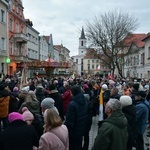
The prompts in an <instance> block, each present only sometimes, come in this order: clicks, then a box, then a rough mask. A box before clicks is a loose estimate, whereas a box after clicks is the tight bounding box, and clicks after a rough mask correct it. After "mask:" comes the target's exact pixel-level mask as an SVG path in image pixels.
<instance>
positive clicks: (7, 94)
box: [0, 90, 10, 97]
mask: <svg viewBox="0 0 150 150" xmlns="http://www.w3.org/2000/svg"><path fill="white" fill-rule="evenodd" d="M9 95H10V93H9V92H8V91H7V90H0V97H6V96H9Z"/></svg>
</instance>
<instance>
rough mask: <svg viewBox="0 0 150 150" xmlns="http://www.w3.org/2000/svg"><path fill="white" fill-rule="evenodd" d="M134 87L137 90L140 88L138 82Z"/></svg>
mask: <svg viewBox="0 0 150 150" xmlns="http://www.w3.org/2000/svg"><path fill="white" fill-rule="evenodd" d="M132 87H133V88H134V89H135V90H136V91H138V90H139V84H138V83H135V84H133V85H132Z"/></svg>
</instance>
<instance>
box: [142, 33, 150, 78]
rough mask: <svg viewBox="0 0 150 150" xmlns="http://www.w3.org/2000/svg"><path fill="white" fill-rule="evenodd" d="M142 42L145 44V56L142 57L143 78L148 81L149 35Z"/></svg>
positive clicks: (149, 69)
mask: <svg viewBox="0 0 150 150" xmlns="http://www.w3.org/2000/svg"><path fill="white" fill-rule="evenodd" d="M142 41H144V42H145V55H144V56H143V60H145V61H143V62H144V63H145V64H144V78H146V79H150V34H148V35H147V37H146V38H144V39H143V40H142Z"/></svg>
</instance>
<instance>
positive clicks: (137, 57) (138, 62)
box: [136, 55, 139, 65]
mask: <svg viewBox="0 0 150 150" xmlns="http://www.w3.org/2000/svg"><path fill="white" fill-rule="evenodd" d="M136 64H137V65H139V55H137V62H136Z"/></svg>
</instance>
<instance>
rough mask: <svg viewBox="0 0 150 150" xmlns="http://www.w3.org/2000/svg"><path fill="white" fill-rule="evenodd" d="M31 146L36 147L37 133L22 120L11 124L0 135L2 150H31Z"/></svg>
mask: <svg viewBox="0 0 150 150" xmlns="http://www.w3.org/2000/svg"><path fill="white" fill-rule="evenodd" d="M33 146H36V147H38V136H37V133H36V131H35V129H34V127H33V126H31V125H27V124H26V122H24V121H22V120H16V121H13V122H11V123H10V124H9V127H7V128H6V129H5V130H4V131H3V132H2V133H1V135H0V148H2V150H3V149H4V150H32V147H33Z"/></svg>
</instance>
